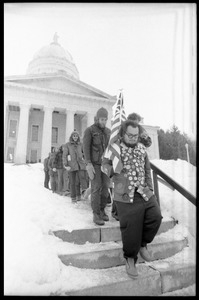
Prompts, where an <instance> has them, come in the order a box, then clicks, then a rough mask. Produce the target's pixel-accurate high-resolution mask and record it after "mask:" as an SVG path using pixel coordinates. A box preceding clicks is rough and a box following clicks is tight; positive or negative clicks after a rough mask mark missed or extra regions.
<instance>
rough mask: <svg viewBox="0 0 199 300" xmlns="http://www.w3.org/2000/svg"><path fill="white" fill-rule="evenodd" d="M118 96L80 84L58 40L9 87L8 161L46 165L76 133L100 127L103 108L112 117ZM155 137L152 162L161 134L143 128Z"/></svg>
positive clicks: (6, 103) (6, 108) (6, 87)
mask: <svg viewBox="0 0 199 300" xmlns="http://www.w3.org/2000/svg"><path fill="white" fill-rule="evenodd" d="M115 102H116V97H115V96H111V95H109V94H107V93H105V92H103V91H101V90H99V89H97V88H95V87H93V86H91V85H88V84H86V83H84V82H83V81H81V80H80V79H79V73H78V70H77V67H76V65H75V63H74V61H73V59H72V56H71V55H70V53H68V52H67V51H66V50H65V49H64V48H63V47H62V46H61V45H60V44H59V43H58V41H57V35H56V34H55V35H54V38H53V42H52V43H51V44H50V45H48V46H45V47H43V48H41V49H40V50H39V51H38V52H37V53H36V54H35V55H34V57H33V60H32V61H31V62H30V63H29V66H28V69H27V73H26V75H20V76H9V77H6V78H5V82H4V161H5V162H14V163H17V164H22V163H27V162H28V163H35V162H43V160H44V158H46V157H47V156H48V153H49V152H50V151H51V149H52V147H59V146H61V145H62V144H65V143H66V142H67V141H68V139H69V137H70V134H71V132H72V131H73V130H74V129H76V130H77V131H78V132H79V134H80V137H81V138H82V137H83V133H84V130H85V129H86V128H87V127H88V126H90V125H91V124H93V123H94V116H95V114H96V111H97V110H98V109H99V108H100V107H102V106H103V107H104V108H106V109H107V110H108V112H109V119H108V122H107V127H109V128H110V127H111V117H112V107H113V105H114V104H115ZM143 126H144V127H145V128H146V130H147V131H148V133H149V135H150V136H151V138H152V142H153V144H152V146H151V147H150V148H149V157H150V158H151V159H153V158H159V150H158V139H157V129H158V127H154V126H146V125H143Z"/></svg>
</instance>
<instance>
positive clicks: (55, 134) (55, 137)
mask: <svg viewBox="0 0 199 300" xmlns="http://www.w3.org/2000/svg"><path fill="white" fill-rule="evenodd" d="M57 141H58V128H57V127H52V143H57Z"/></svg>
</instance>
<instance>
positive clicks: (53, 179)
mask: <svg viewBox="0 0 199 300" xmlns="http://www.w3.org/2000/svg"><path fill="white" fill-rule="evenodd" d="M50 185H51V190H52V191H53V192H56V191H57V186H58V176H57V172H53V173H52V174H51V175H50Z"/></svg>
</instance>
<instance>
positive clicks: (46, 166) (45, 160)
mask: <svg viewBox="0 0 199 300" xmlns="http://www.w3.org/2000/svg"><path fill="white" fill-rule="evenodd" d="M49 159H50V158H49V156H48V157H46V158H45V159H44V171H45V172H48V171H49V169H48V161H49Z"/></svg>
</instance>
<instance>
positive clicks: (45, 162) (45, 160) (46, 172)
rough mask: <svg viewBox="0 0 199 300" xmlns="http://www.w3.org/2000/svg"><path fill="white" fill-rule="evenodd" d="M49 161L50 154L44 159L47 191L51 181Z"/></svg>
mask: <svg viewBox="0 0 199 300" xmlns="http://www.w3.org/2000/svg"><path fill="white" fill-rule="evenodd" d="M49 159H50V152H49V154H48V157H46V158H45V159H44V173H45V178H44V187H45V188H46V189H49V180H50V176H49V169H48V161H49Z"/></svg>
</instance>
